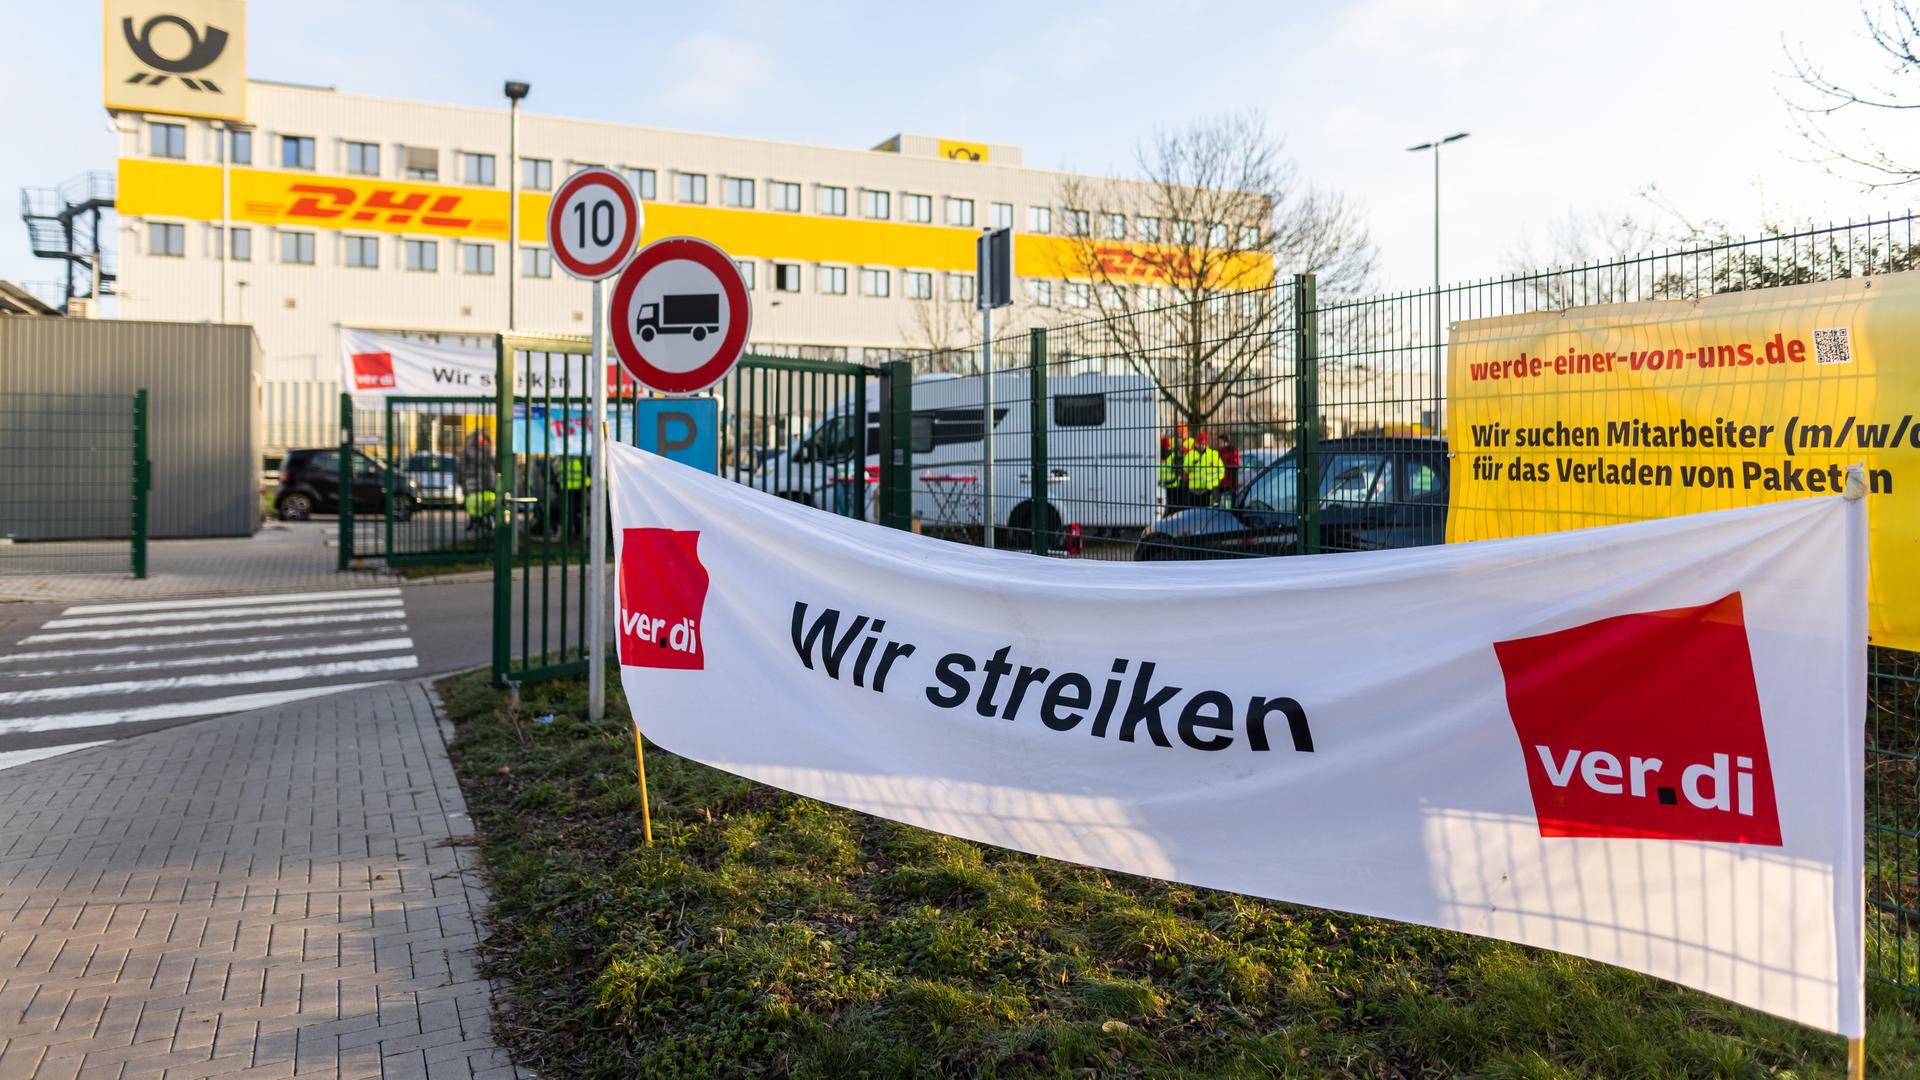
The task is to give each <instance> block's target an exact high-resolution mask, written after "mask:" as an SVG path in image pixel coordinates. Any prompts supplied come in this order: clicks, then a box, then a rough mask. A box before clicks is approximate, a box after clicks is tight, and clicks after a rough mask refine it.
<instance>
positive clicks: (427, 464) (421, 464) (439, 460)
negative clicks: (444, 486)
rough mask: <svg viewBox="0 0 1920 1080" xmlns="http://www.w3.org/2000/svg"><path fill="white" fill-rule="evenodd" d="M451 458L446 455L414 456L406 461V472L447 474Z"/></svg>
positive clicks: (451, 463) (451, 461) (451, 466)
mask: <svg viewBox="0 0 1920 1080" xmlns="http://www.w3.org/2000/svg"><path fill="white" fill-rule="evenodd" d="M452 469H453V458H452V456H450V455H447V454H415V455H413V456H412V457H409V458H408V459H407V471H408V472H449V471H451V470H452Z"/></svg>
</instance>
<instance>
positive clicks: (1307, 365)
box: [1293, 274, 1320, 555]
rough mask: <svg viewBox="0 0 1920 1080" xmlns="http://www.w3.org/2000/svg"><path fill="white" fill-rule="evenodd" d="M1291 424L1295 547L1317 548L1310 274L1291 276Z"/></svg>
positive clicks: (1315, 347)
mask: <svg viewBox="0 0 1920 1080" xmlns="http://www.w3.org/2000/svg"><path fill="white" fill-rule="evenodd" d="M1293 428H1294V453H1295V454H1296V455H1297V457H1298V459H1299V462H1300V467H1299V469H1298V471H1297V473H1296V476H1297V478H1298V482H1297V488H1296V495H1295V499H1296V502H1295V507H1296V508H1297V509H1298V511H1299V525H1298V528H1299V533H1300V535H1299V537H1298V544H1297V545H1296V547H1297V550H1298V551H1299V553H1300V554H1302V555H1316V554H1319V551H1320V310H1319V301H1318V300H1317V299H1316V297H1315V290H1314V278H1313V275H1312V274H1295V275H1294V276H1293Z"/></svg>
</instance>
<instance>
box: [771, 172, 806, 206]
mask: <svg viewBox="0 0 1920 1080" xmlns="http://www.w3.org/2000/svg"><path fill="white" fill-rule="evenodd" d="M772 187H773V208H774V209H775V210H785V211H787V212H788V213H793V214H797V213H799V212H800V185H799V184H796V183H793V182H792V181H789V180H775V181H773V182H772Z"/></svg>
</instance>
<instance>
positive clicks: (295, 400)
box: [107, 2, 1158, 451]
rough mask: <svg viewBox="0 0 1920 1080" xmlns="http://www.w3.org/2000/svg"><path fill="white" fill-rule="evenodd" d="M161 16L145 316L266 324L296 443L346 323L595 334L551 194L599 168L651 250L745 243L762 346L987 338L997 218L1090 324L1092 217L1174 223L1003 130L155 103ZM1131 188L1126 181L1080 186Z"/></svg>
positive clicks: (270, 395) (1028, 275)
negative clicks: (702, 125)
mask: <svg viewBox="0 0 1920 1080" xmlns="http://www.w3.org/2000/svg"><path fill="white" fill-rule="evenodd" d="M122 6H127V5H125V4H123V5H122ZM133 6H139V5H137V4H136V5H133ZM146 6H149V7H150V6H152V5H151V4H148V5H146ZM180 6H182V5H181V4H180V3H178V2H176V3H174V4H172V5H171V7H180ZM205 6H209V7H212V8H215V9H216V10H215V12H214V13H213V14H210V15H207V16H204V19H205V20H206V21H205V22H204V23H202V22H199V21H194V23H193V25H196V26H211V25H212V20H214V19H218V18H222V16H221V15H220V14H219V13H218V10H217V9H218V8H219V7H222V6H226V5H219V4H211V5H205ZM232 6H234V7H237V5H232ZM225 18H226V19H227V21H229V22H235V21H240V20H243V18H244V15H243V13H242V14H240V15H228V16H226V17H225ZM138 28H139V24H138V23H137V22H131V23H128V24H127V26H126V27H125V28H122V27H121V26H120V25H118V24H117V22H116V19H115V11H114V9H113V6H112V5H109V10H108V26H107V35H108V46H109V48H108V52H109V64H108V76H107V78H108V85H107V102H108V106H109V109H110V110H111V111H112V115H113V118H114V122H115V126H116V129H117V131H118V133H119V139H120V151H119V162H118V174H119V176H118V194H117V198H118V203H117V208H118V211H119V215H120V227H119V237H118V240H119V252H120V254H119V258H120V279H119V284H118V289H119V294H120V300H119V312H120V314H121V316H122V317H126V318H141V319H166V320H187V321H197V320H218V321H232V322H246V323H251V324H253V325H254V327H255V328H256V330H257V332H258V333H259V336H260V341H261V344H262V347H263V349H264V350H265V353H266V362H265V373H264V384H265V385H264V386H263V391H264V393H263V398H264V402H265V406H266V414H267V417H268V432H267V442H268V444H269V450H270V451H271V450H274V449H282V448H285V447H287V446H289V445H293V444H299V443H312V442H315V441H319V442H325V441H327V440H328V439H329V438H330V437H331V433H332V432H333V430H334V426H335V413H336V411H337V410H336V408H335V403H336V402H337V401H338V393H339V391H340V375H339V367H340V364H339V349H338V345H337V341H338V333H339V329H340V328H341V327H343V326H345V327H366V328H378V329H389V330H406V331H417V332H421V333H436V334H441V335H447V334H451V335H469V334H470V335H474V336H476V337H477V336H480V335H486V334H491V333H494V332H495V331H498V330H502V329H507V328H509V325H510V322H511V328H512V329H515V330H517V331H520V332H523V333H530V334H561V335H585V334H586V333H588V331H589V326H588V323H587V319H588V309H589V306H590V299H591V296H590V291H589V289H588V288H587V287H586V286H585V285H584V284H582V283H579V282H576V281H574V280H572V279H570V278H568V277H567V276H566V275H565V273H564V272H563V271H560V270H558V269H557V268H556V267H555V265H554V263H553V260H552V257H551V255H550V253H549V251H548V249H547V246H546V210H547V205H548V201H549V198H550V193H551V192H552V190H553V189H554V187H555V186H556V185H557V183H559V182H560V181H562V180H564V179H565V177H566V176H567V175H568V174H569V173H570V172H572V171H573V170H575V169H578V168H581V167H583V166H586V165H589V164H591V165H604V166H608V167H611V168H615V169H619V170H621V171H622V172H624V173H625V174H626V175H627V176H628V177H630V178H631V180H632V181H633V183H634V185H635V187H636V188H637V189H638V191H639V194H640V196H641V198H642V200H643V201H644V202H645V204H646V206H645V209H646V226H645V233H644V236H643V241H644V240H652V239H656V238H659V237H662V236H671V235H691V236H698V237H702V238H704V239H707V240H710V241H712V242H713V243H715V244H716V245H718V246H719V247H721V248H722V249H723V250H725V251H727V252H728V253H729V254H731V255H732V256H733V257H734V258H735V259H737V260H738V262H739V263H740V265H741V268H742V270H743V271H744V273H745V275H746V278H747V280H748V282H749V283H750V285H751V288H752V294H753V304H754V316H753V334H754V339H755V340H754V342H753V343H752V347H753V348H754V349H756V350H759V351H763V352H770V353H776V354H789V355H792V354H799V355H810V356H815V357H820V358H844V359H849V360H854V361H861V362H874V361H877V360H879V359H883V358H885V357H887V356H890V355H893V354H895V353H898V352H900V351H918V350H925V349H928V348H953V347H960V346H962V345H964V344H965V343H967V342H969V341H971V340H972V339H973V337H974V336H975V334H974V332H973V331H974V329H975V327H977V317H976V316H974V315H973V314H972V307H973V304H972V296H973V288H974V281H973V269H974V267H973V263H974V241H975V239H976V237H977V236H978V233H979V230H980V229H981V228H982V227H984V226H995V227H997V226H1011V227H1012V228H1013V230H1014V232H1015V234H1016V238H1015V244H1014V252H1015V272H1016V275H1017V276H1018V277H1019V278H1020V280H1019V281H1018V282H1016V284H1015V290H1014V295H1015V305H1016V306H1015V309H1014V311H1013V312H1012V313H1011V314H1012V317H1013V325H1019V324H1020V323H1021V322H1022V321H1028V322H1032V323H1041V322H1051V321H1055V320H1058V319H1066V318H1072V317H1074V315H1075V314H1076V311H1075V309H1076V308H1085V307H1086V306H1087V305H1088V304H1089V293H1088V286H1087V285H1086V283H1085V282H1084V281H1076V280H1073V279H1072V276H1071V275H1069V274H1065V273H1063V272H1062V270H1061V267H1063V266H1069V265H1073V263H1072V260H1073V258H1075V257H1076V256H1075V254H1074V245H1075V244H1076V243H1078V244H1080V245H1084V244H1085V242H1086V237H1087V236H1088V235H1090V233H1089V231H1090V230H1091V231H1097V232H1100V233H1101V235H1102V236H1103V237H1106V238H1108V239H1110V240H1111V241H1112V243H1113V244H1114V245H1115V250H1116V252H1119V251H1122V250H1123V249H1124V248H1125V246H1126V245H1127V244H1129V243H1132V242H1137V241H1139V240H1141V239H1143V238H1144V237H1143V234H1141V232H1140V230H1141V229H1143V228H1148V227H1155V228H1157V227H1158V223H1157V222H1151V223H1150V222H1148V221H1146V220H1144V219H1143V220H1139V221H1134V220H1128V219H1126V217H1125V215H1119V214H1114V213H1111V212H1105V213H1103V212H1102V208H1101V207H1098V206H1088V207H1075V206H1065V205H1062V204H1061V203H1062V197H1061V191H1062V190H1063V188H1064V187H1065V186H1066V185H1065V184H1064V183H1063V181H1065V180H1066V179H1067V178H1066V177H1065V176H1064V175H1063V174H1060V173H1055V172H1050V171H1046V170H1039V169H1029V168H1026V167H1025V166H1024V164H1023V162H1022V160H1021V151H1020V150H1019V148H1017V147H1011V146H1002V145H998V144H988V143H979V142H956V141H949V140H942V139H936V138H930V137H923V136H916V135H899V136H895V137H893V138H890V139H887V140H886V141H885V142H882V143H881V144H879V145H878V146H876V147H874V148H872V149H841V148H831V147H816V146H805V145H799V144H793V143H784V142H775V141H768V140H761V139H744V138H734V137H729V136H723V135H704V134H690V133H684V132H674V131H663V130H658V129H653V128H645V127H637V126H632V125H626V124H611V123H601V122H594V121H587V120H575V119H565V118H559V117H549V116H540V115H533V114H527V113H523V114H522V115H521V116H520V117H519V121H518V132H517V135H513V136H511V137H510V129H511V128H512V126H513V125H512V123H511V121H510V113H509V111H508V109H506V108H504V107H502V108H473V107H466V106H454V105H441V104H432V103H427V102H413V101H395V100H388V99H383V98H375V97H363V96H358V95H354V94H346V93H340V92H337V91H335V90H333V89H330V88H324V87H310V86H296V85H286V84H280V83H274V82H269V81H263V80H246V79H244V78H242V79H240V80H234V79H232V78H228V79H227V80H226V82H225V83H224V84H223V85H220V86H219V91H220V95H221V97H222V98H223V101H224V103H223V104H222V105H221V106H219V107H218V108H217V109H216V108H214V107H206V108H205V109H204V111H205V112H207V113H214V112H225V113H226V114H227V115H226V116H224V117H223V116H219V115H188V114H187V113H189V112H191V111H193V110H194V109H196V108H198V107H201V106H202V105H203V103H204V102H205V101H206V100H207V99H208V98H209V96H210V95H209V94H208V93H207V92H206V91H205V90H197V91H195V92H191V93H183V92H182V90H181V89H180V88H179V87H178V84H177V83H176V84H171V85H170V89H171V92H172V93H173V94H174V95H176V98H178V99H180V100H182V101H184V104H175V103H174V102H172V101H168V102H164V103H163V105H162V107H161V108H149V107H143V106H142V105H141V103H140V102H139V101H138V100H131V101H130V100H128V99H129V98H130V97H131V98H135V99H137V98H138V97H139V94H138V93H136V91H145V90H149V89H150V88H151V87H150V84H151V79H152V78H154V77H155V76H153V75H151V73H149V74H148V76H147V81H146V82H141V83H134V84H133V85H131V86H129V85H128V82H129V81H130V80H133V79H135V78H136V77H137V76H139V74H140V73H139V72H138V71H136V72H135V75H132V76H126V77H124V78H123V77H121V76H120V74H119V72H118V71H116V70H115V68H114V63H113V53H114V49H115V46H116V45H118V44H120V42H117V41H116V40H115V39H116V38H120V37H125V38H126V39H127V40H128V41H133V40H134V35H135V33H136V31H137V30H138ZM153 29H154V30H155V32H156V33H157V32H159V31H164V30H168V29H169V27H167V26H166V25H164V24H157V25H155V26H154V28H153ZM202 33H205V31H204V30H203V31H202ZM177 51H179V50H177V49H176V52H177ZM136 66H137V65H136ZM214 85H215V83H213V82H212V81H208V86H214ZM236 87H240V88H242V89H243V92H242V93H240V94H235V93H233V92H232V91H233V89H234V88H236ZM503 104H504V102H503ZM510 142H513V143H515V144H517V151H518V153H517V160H510V157H509V144H510ZM516 179H517V181H518V189H519V193H518V200H519V216H518V235H517V237H510V236H509V231H510V224H509V223H510V221H511V220H512V215H511V214H510V213H509V201H510V199H511V198H512V197H513V196H512V195H511V194H510V192H511V190H512V188H513V187H514V181H515V180H516ZM1109 183H1119V182H1114V181H1092V182H1091V186H1090V187H1089V185H1088V184H1082V185H1080V188H1081V189H1082V190H1096V191H1097V190H1104V189H1105V185H1107V184H1109ZM1114 201H1115V202H1122V200H1117V199H1116V200H1114ZM1125 201H1128V202H1132V201H1137V200H1125ZM510 306H511V308H512V317H511V320H510V319H509V307H510Z"/></svg>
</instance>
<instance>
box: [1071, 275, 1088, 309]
mask: <svg viewBox="0 0 1920 1080" xmlns="http://www.w3.org/2000/svg"><path fill="white" fill-rule="evenodd" d="M1067 306H1068V307H1091V306H1093V290H1091V289H1089V288H1087V283H1086V282H1084V281H1069V282H1067Z"/></svg>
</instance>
